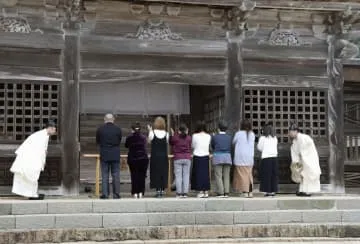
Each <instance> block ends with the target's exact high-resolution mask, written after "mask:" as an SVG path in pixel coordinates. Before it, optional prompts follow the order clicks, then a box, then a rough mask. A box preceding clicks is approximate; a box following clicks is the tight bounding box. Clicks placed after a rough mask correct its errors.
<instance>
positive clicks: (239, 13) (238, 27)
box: [225, 0, 256, 133]
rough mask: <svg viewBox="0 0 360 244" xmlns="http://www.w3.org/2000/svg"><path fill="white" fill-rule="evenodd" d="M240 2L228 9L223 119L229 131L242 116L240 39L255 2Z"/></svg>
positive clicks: (234, 127) (238, 122) (237, 124)
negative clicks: (228, 29) (228, 26)
mask: <svg viewBox="0 0 360 244" xmlns="http://www.w3.org/2000/svg"><path fill="white" fill-rule="evenodd" d="M240 3H241V4H240V5H239V6H237V7H233V8H232V9H231V10H230V11H229V13H228V14H229V17H230V20H231V21H230V22H229V23H230V28H231V31H228V33H227V35H226V36H227V69H228V70H227V76H226V81H225V120H226V121H227V123H228V126H229V131H231V132H232V133H235V132H236V131H237V130H238V127H239V124H240V119H242V118H241V116H242V106H243V99H242V78H243V72H244V69H243V60H242V57H241V46H242V41H243V40H244V39H245V36H246V30H247V19H248V17H249V15H250V13H251V12H252V11H253V10H254V9H255V6H256V3H255V2H253V1H251V0H242V1H241V2H240Z"/></svg>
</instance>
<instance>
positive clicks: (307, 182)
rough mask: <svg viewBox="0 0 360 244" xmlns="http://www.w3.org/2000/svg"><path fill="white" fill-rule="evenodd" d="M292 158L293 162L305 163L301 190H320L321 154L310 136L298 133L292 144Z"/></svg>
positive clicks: (313, 191) (307, 191) (310, 191)
mask: <svg viewBox="0 0 360 244" xmlns="http://www.w3.org/2000/svg"><path fill="white" fill-rule="evenodd" d="M291 159H292V162H293V163H301V164H302V165H303V170H302V172H301V176H302V182H301V183H300V188H299V191H300V192H305V193H315V192H320V175H321V169H320V164H319V155H318V152H317V150H316V147H315V144H314V141H313V139H312V138H311V137H310V136H308V135H305V134H302V133H298V135H297V137H296V138H295V139H294V140H293V143H292V145H291Z"/></svg>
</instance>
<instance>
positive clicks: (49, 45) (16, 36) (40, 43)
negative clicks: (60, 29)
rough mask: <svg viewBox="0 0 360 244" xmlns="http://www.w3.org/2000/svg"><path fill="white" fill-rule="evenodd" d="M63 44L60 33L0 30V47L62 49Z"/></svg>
mask: <svg viewBox="0 0 360 244" xmlns="http://www.w3.org/2000/svg"><path fill="white" fill-rule="evenodd" d="M63 46H64V39H63V36H62V35H60V34H40V33H29V34H23V33H10V32H1V38H0V47H17V48H21V47H23V48H38V49H62V48H63Z"/></svg>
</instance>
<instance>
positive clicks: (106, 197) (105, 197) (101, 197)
mask: <svg viewBox="0 0 360 244" xmlns="http://www.w3.org/2000/svg"><path fill="white" fill-rule="evenodd" d="M108 198H109V197H108V196H104V195H101V196H100V199H108Z"/></svg>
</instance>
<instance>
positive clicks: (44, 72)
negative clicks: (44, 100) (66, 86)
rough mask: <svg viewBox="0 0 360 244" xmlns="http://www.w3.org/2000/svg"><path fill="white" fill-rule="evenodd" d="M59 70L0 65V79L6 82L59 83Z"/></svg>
mask: <svg viewBox="0 0 360 244" xmlns="http://www.w3.org/2000/svg"><path fill="white" fill-rule="evenodd" d="M61 75H62V73H61V71H60V68H58V69H54V68H51V69H50V68H39V67H28V66H9V65H0V77H1V79H6V80H37V81H54V82H59V81H61Z"/></svg>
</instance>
